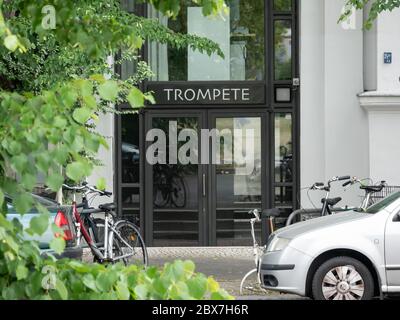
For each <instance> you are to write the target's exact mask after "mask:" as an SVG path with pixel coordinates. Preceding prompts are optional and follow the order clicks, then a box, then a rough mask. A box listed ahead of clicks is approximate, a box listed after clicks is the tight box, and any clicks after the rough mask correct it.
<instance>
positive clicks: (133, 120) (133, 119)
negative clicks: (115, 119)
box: [121, 114, 140, 183]
mask: <svg viewBox="0 0 400 320" xmlns="http://www.w3.org/2000/svg"><path fill="white" fill-rule="evenodd" d="M139 155H140V153H139V116H138V115H137V114H126V115H122V116H121V166H122V183H138V182H139V160H140V157H139Z"/></svg>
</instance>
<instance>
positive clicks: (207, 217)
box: [141, 108, 274, 246]
mask: <svg viewBox="0 0 400 320" xmlns="http://www.w3.org/2000/svg"><path fill="white" fill-rule="evenodd" d="M182 111H183V110H182V109H166V110H160V109H152V110H150V109H148V110H146V111H145V112H144V136H143V137H145V134H146V133H147V131H148V130H149V129H151V128H152V120H153V119H154V118H176V117H183V116H187V117H196V116H197V117H198V118H199V130H201V129H214V128H215V119H216V118H218V117H221V118H222V117H224V118H234V117H258V118H260V119H261V141H262V144H261V160H262V167H261V168H262V169H261V170H262V175H261V209H266V208H270V207H271V206H272V204H273V201H272V199H273V198H272V193H271V192H268V191H270V189H271V184H270V180H271V173H270V172H271V171H270V168H271V159H272V156H273V155H274V152H273V144H271V143H270V141H271V138H272V137H271V121H270V112H269V111H268V110H267V109H265V108H264V109H260V108H249V109H244V110H242V111H238V110H235V111H232V110H230V109H227V108H220V109H214V108H213V109H207V110H206V109H203V110H200V111H197V110H193V109H191V110H188V109H185V111H184V115H182ZM272 124H273V123H272ZM199 137H200V134H199ZM142 140H144V139H142ZM266 141H268V143H265V142H266ZM199 143H200V140H199ZM150 144H151V142H147V141H145V142H144V150H147V148H148V147H149V146H150ZM211 147H212V146H211V145H210V148H211ZM141 154H142V155H143V157H144V154H145V152H142V153H141ZM209 154H210V156H211V152H210V153H209ZM199 159H201V148H199ZM144 167H145V170H144V171H145V172H144V181H147V183H145V184H144V201H145V205H144V216H145V221H144V226H145V232H144V234H145V240H146V243H147V245H148V246H152V245H153V236H154V234H153V184H152V183H151V181H153V175H152V174H153V170H152V165H150V164H149V163H148V162H147V161H144ZM198 168H199V169H198V190H199V194H198V199H199V203H198V210H199V220H198V221H199V229H198V231H199V246H215V245H216V243H217V240H216V224H217V219H216V218H217V216H216V200H217V199H216V192H215V188H216V171H215V170H216V166H215V165H214V164H209V165H207V164H201V163H200V164H199V165H198ZM203 175H205V180H203ZM204 182H205V184H206V186H207V188H206V190H207V191H206V195H205V196H204V195H203V193H202V190H203V183H204ZM261 231H262V239H265V238H266V235H267V234H268V229H267V227H266V225H265V224H262V229H261Z"/></svg>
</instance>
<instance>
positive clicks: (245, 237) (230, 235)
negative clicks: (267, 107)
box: [210, 112, 267, 246]
mask: <svg viewBox="0 0 400 320" xmlns="http://www.w3.org/2000/svg"><path fill="white" fill-rule="evenodd" d="M265 118H266V113H265V114H264V113H249V112H246V113H232V112H227V113H211V117H210V124H211V125H212V127H213V128H215V130H216V132H217V133H218V134H219V138H218V140H219V141H218V144H217V145H218V147H217V148H216V149H217V150H216V151H217V152H219V156H218V155H217V156H216V157H215V160H216V161H215V162H216V163H213V165H212V166H211V167H210V169H211V172H210V174H211V176H212V178H211V181H212V186H211V188H212V191H211V212H210V218H211V222H212V223H211V226H213V227H212V228H211V230H210V231H211V245H217V246H245V245H252V239H251V235H250V229H249V218H250V215H249V214H248V212H249V210H252V209H259V210H261V209H262V207H263V205H262V204H263V202H264V199H265V193H263V192H262V190H263V185H264V184H265V183H264V181H265V178H266V170H265V169H266V156H265V154H264V146H265V145H267V140H266V139H265V137H264V133H263V132H265V130H264V128H265V124H266V121H265V120H266V119H265ZM256 228H257V229H256V235H257V237H259V238H260V237H261V233H262V232H261V229H262V227H261V224H258V225H257V226H256Z"/></svg>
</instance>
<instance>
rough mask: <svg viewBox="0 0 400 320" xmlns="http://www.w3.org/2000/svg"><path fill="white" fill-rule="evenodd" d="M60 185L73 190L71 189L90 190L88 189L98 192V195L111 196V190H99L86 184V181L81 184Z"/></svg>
mask: <svg viewBox="0 0 400 320" xmlns="http://www.w3.org/2000/svg"><path fill="white" fill-rule="evenodd" d="M62 186H63V188H65V189H68V190H73V191H83V190H90V191H93V192H96V193H98V194H99V195H100V196H107V197H110V196H112V192H110V191H107V190H99V189H97V188H96V187H94V186H90V185H88V184H87V182H83V183H82V186H69V185H67V184H63V185H62Z"/></svg>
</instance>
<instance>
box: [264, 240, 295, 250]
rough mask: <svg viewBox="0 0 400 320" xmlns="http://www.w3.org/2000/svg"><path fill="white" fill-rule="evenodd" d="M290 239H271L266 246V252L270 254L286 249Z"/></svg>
mask: <svg viewBox="0 0 400 320" xmlns="http://www.w3.org/2000/svg"><path fill="white" fill-rule="evenodd" d="M289 242H290V239H285V238H279V237H276V236H275V237H273V238H272V239H271V241H270V243H269V244H268V247H267V252H272V251H281V250H283V249H285V248H286V247H287V245H288V244H289Z"/></svg>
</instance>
